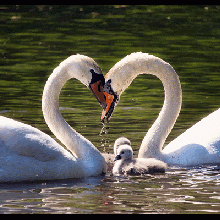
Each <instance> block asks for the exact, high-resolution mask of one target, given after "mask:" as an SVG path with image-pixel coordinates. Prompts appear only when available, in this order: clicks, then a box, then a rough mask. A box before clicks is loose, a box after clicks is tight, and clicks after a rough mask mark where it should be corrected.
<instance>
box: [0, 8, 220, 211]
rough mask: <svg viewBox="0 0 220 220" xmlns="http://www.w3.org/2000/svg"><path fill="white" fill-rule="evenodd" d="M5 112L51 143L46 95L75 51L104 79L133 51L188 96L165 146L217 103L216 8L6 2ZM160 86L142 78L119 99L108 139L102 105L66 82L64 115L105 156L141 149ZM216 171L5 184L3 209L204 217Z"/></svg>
mask: <svg viewBox="0 0 220 220" xmlns="http://www.w3.org/2000/svg"><path fill="white" fill-rule="evenodd" d="M0 27H1V31H0V36H1V37H0V85H1V86H0V97H1V99H0V114H1V115H3V116H6V117H10V118H13V119H16V120H18V121H22V122H24V123H27V124H30V125H33V126H35V127H37V128H39V129H40V130H42V131H43V132H45V133H48V134H50V135H51V136H52V137H54V136H53V135H52V134H51V132H50V130H49V129H48V127H47V125H46V124H45V122H44V119H43V115H42V111H41V98H42V91H43V87H44V84H45V82H46V80H47V78H48V77H49V75H50V74H51V73H52V71H53V69H54V68H55V67H56V66H57V65H59V63H60V62H62V61H63V60H64V59H66V58H67V57H68V56H70V55H73V54H77V53H79V54H84V55H87V56H90V57H92V58H93V59H94V60H95V61H96V62H97V63H98V64H99V65H100V67H101V68H102V70H103V74H106V73H107V72H108V70H109V69H110V68H111V67H112V66H113V65H114V64H115V63H116V62H118V61H119V60H120V59H122V58H123V57H124V56H126V55H128V54H130V53H132V52H138V51H142V52H147V53H149V54H152V55H155V56H158V57H160V58H162V59H164V60H165V61H166V62H169V63H170V64H171V65H172V66H173V67H174V69H175V70H176V72H177V73H178V75H179V77H180V81H181V86H182V90H183V104H182V110H181V113H180V116H179V118H178V120H177V122H176V124H175V127H174V129H173V131H172V132H171V134H170V135H169V137H168V139H167V141H166V143H169V142H170V141H171V140H173V139H174V138H175V137H177V136H178V135H180V134H181V133H182V132H183V131H185V130H186V129H187V128H189V127H190V126H191V125H193V124H195V123H196V122H197V121H199V120H200V119H202V118H203V117H205V116H207V115H208V114H209V113H211V112H213V111H214V110H216V109H218V108H219V106H220V101H219V97H220V76H219V67H220V63H219V61H220V6H206V5H200V6H191V5H190V6H53V5H51V6H7V5H3V6H0ZM163 98H164V94H163V86H162V83H161V82H160V81H159V80H158V79H157V78H156V77H154V76H147V75H141V76H138V77H137V78H136V79H135V80H134V82H133V83H132V85H131V86H130V87H129V88H128V89H127V90H126V91H125V92H124V93H123V95H122V96H121V100H120V103H119V104H118V106H117V108H116V110H115V111H114V114H113V117H112V119H111V122H110V124H109V129H108V133H107V134H105V135H103V136H99V133H100V130H101V128H102V124H101V123H100V116H101V108H100V106H99V105H98V103H97V101H96V99H95V98H94V97H93V95H92V94H91V93H90V91H89V90H88V89H87V88H86V87H84V86H83V85H81V84H80V83H79V82H78V81H76V80H70V81H69V82H68V83H67V84H66V85H65V87H64V88H63V90H62V92H61V96H60V107H61V112H62V114H63V116H64V118H65V119H66V121H68V123H69V124H70V125H71V126H72V127H74V128H75V129H76V130H77V131H78V132H80V133H81V134H82V135H84V136H85V137H86V138H88V139H89V140H91V141H92V142H93V143H94V144H95V145H96V146H97V147H98V149H99V150H100V151H104V150H105V151H109V152H113V149H112V146H113V143H114V141H115V139H116V138H118V137H120V136H126V137H128V138H130V140H131V142H132V146H133V149H134V150H135V151H137V150H138V149H139V146H140V143H141V141H142V139H143V137H144V135H145V133H146V131H147V130H148V129H149V128H150V127H151V125H152V123H153V122H154V120H155V119H156V118H157V116H158V114H159V111H160V109H161V107H162V105H163ZM219 184H220V173H219V167H218V166H210V167H201V168H192V169H185V168H183V169H182V168H172V167H171V168H170V170H168V172H167V174H166V175H164V176H142V177H131V178H122V179H117V178H114V177H111V176H110V174H107V175H106V176H105V177H97V178H86V179H82V180H66V181H54V182H47V183H46V184H45V183H43V185H42V183H36V184H15V185H13V186H12V185H9V186H8V185H2V186H1V185H0V198H1V202H0V212H1V213H26V212H28V213H37V212H47V213H48V212H49V213H56V212H57V213H68V212H69V213H75V212H76V213H87V212H89V213H114V212H122V213H127V212H128V213H160V212H162V213H191V212H193V213H194V212H196V213H206V212H219V210H220V201H219V200H220V190H219Z"/></svg>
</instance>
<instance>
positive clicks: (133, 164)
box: [113, 138, 167, 175]
mask: <svg viewBox="0 0 220 220" xmlns="http://www.w3.org/2000/svg"><path fill="white" fill-rule="evenodd" d="M126 139H127V138H126ZM127 140H128V139H127ZM116 141H117V140H116ZM121 141H122V140H120V142H121ZM129 142H130V141H129ZM115 152H116V154H117V156H116V157H115V159H114V161H116V162H115V165H114V167H113V174H114V175H118V174H125V175H127V174H130V175H131V174H133V175H140V174H154V173H165V171H166V168H167V164H166V163H164V162H163V161H160V160H157V159H155V158H135V159H133V150H132V148H131V146H130V144H129V145H128V144H122V145H120V146H118V148H116V151H115Z"/></svg>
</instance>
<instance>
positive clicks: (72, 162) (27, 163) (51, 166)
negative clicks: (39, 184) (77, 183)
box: [0, 116, 84, 182]
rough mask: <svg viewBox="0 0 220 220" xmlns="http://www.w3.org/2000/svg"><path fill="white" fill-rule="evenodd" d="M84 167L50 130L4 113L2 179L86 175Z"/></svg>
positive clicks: (0, 154)
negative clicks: (52, 136) (14, 118)
mask: <svg viewBox="0 0 220 220" xmlns="http://www.w3.org/2000/svg"><path fill="white" fill-rule="evenodd" d="M67 167H68V169H67ZM82 167H83V164H82V163H81V162H80V160H78V159H77V158H75V157H73V155H72V154H71V153H69V152H68V151H67V150H65V149H64V148H63V147H62V146H60V145H59V144H58V143H57V142H56V141H55V140H54V139H52V138H51V137H50V136H48V135H47V134H44V133H43V132H41V131H40V130H38V129H37V128H34V127H32V126H30V125H26V124H23V123H21V122H17V121H15V120H13V119H9V118H6V117H3V116H0V182H8V181H24V180H46V179H47V180H48V179H65V178H74V177H76V178H77V177H83V176H84V171H83V169H82Z"/></svg>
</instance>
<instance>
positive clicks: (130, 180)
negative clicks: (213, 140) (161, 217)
mask: <svg viewBox="0 0 220 220" xmlns="http://www.w3.org/2000/svg"><path fill="white" fill-rule="evenodd" d="M219 185H220V167H217V166H209V167H199V168H192V169H189V168H178V167H176V168H174V167H173V168H170V169H169V170H168V172H167V173H166V174H165V175H143V176H138V177H135V176H133V177H112V176H110V175H106V176H103V177H89V178H85V179H80V180H74V179H73V180H60V181H47V182H39V183H31V184H27V183H23V184H22V183H20V184H19V183H17V184H13V185H7V184H4V185H1V186H0V201H1V202H0V212H1V213H195V212H196V213H207V212H208V213H212V212H213V213H219V212H220V190H219Z"/></svg>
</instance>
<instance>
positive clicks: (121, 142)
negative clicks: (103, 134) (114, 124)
mask: <svg viewBox="0 0 220 220" xmlns="http://www.w3.org/2000/svg"><path fill="white" fill-rule="evenodd" d="M121 145H129V146H131V142H130V140H128V139H127V138H126V137H120V138H118V139H117V140H116V141H115V144H114V154H115V156H117V155H118V152H117V151H118V148H119V146H121Z"/></svg>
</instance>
